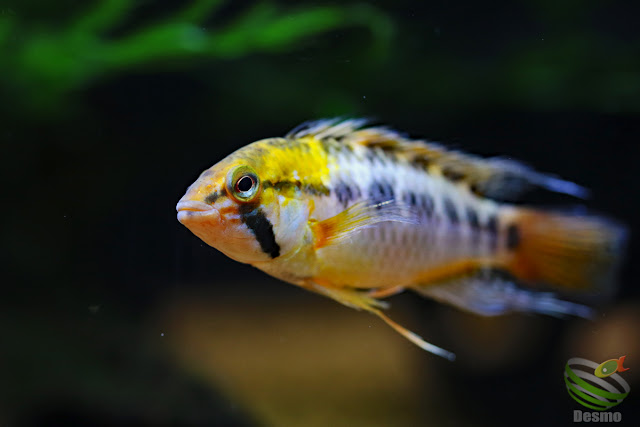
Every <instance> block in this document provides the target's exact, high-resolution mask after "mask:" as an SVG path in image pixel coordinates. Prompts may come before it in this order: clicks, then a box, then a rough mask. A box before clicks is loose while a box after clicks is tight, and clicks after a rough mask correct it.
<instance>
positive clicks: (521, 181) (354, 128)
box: [287, 118, 589, 200]
mask: <svg viewBox="0 0 640 427" xmlns="http://www.w3.org/2000/svg"><path fill="white" fill-rule="evenodd" d="M367 123H368V120H366V119H349V120H344V119H340V118H334V119H323V120H317V121H310V122H305V123H303V124H302V125H300V126H298V127H296V128H295V129H293V130H292V131H291V132H289V133H288V134H287V138H289V139H297V138H303V137H309V136H312V137H314V138H317V139H320V140H334V141H340V142H342V143H345V144H355V145H362V146H365V147H369V148H378V149H381V150H383V151H386V152H392V153H394V154H397V155H399V156H401V157H403V158H404V159H406V160H407V161H408V162H409V163H411V164H413V165H415V166H417V167H421V168H423V169H425V170H426V171H427V172H429V173H437V174H440V175H442V176H443V177H444V178H445V179H449V180H450V181H453V182H456V183H464V184H465V185H467V186H468V187H469V188H470V189H471V190H472V191H473V192H475V193H476V194H478V195H482V196H486V197H490V198H496V199H502V200H504V199H513V198H515V197H516V196H518V195H519V194H521V193H522V192H524V191H525V190H527V189H528V188H530V187H540V188H544V189H546V190H549V191H554V192H558V193H564V194H568V195H571V196H574V197H580V198H585V197H587V196H588V194H589V193H588V190H587V189H585V188H584V187H581V186H579V185H577V184H574V183H573V182H569V181H565V180H562V179H560V178H557V177H555V176H553V175H548V174H544V173H540V172H537V171H535V170H534V169H532V168H530V167H529V166H526V165H524V164H522V163H519V162H517V161H514V160H508V159H504V158H501V157H493V158H486V159H485V158H481V157H478V156H474V155H471V154H466V153H463V152H459V151H454V150H449V149H447V148H445V147H444V146H442V145H440V144H437V143H433V142H426V141H422V140H412V139H409V138H408V137H406V136H404V135H402V134H401V133H399V132H397V131H394V130H392V129H389V128H386V127H381V126H375V127H366V125H367Z"/></svg>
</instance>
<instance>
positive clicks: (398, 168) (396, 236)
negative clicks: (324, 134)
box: [314, 141, 499, 288]
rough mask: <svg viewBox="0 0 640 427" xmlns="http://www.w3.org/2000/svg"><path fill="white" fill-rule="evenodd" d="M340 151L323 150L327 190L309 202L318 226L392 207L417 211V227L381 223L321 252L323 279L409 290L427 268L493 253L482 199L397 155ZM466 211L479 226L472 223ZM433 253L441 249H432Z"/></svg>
mask: <svg viewBox="0 0 640 427" xmlns="http://www.w3.org/2000/svg"><path fill="white" fill-rule="evenodd" d="M337 144H350V143H349V142H342V143H339V142H335V141H331V143H327V144H325V150H326V151H327V155H328V156H329V157H330V158H332V159H331V160H330V161H329V164H331V165H332V167H329V170H328V172H329V179H328V182H329V185H328V187H329V189H330V190H331V191H330V195H328V196H321V197H317V198H315V200H314V203H315V209H316V212H317V215H318V219H319V220H323V219H326V218H330V217H332V216H334V215H337V214H338V213H339V212H341V211H343V210H344V209H347V208H349V207H350V206H353V205H354V204H356V203H358V202H363V201H364V202H367V201H368V202H371V203H372V204H376V203H380V202H384V201H393V202H394V203H400V204H401V205H402V206H405V207H406V208H408V209H414V208H415V209H416V212H417V214H418V219H419V221H418V223H416V224H404V223H398V222H388V223H385V224H380V226H379V227H376V228H371V229H364V230H362V231H361V233H360V235H359V236H358V238H357V239H351V240H350V241H349V242H347V243H344V244H341V245H336V246H330V247H326V248H322V249H320V251H322V252H323V258H325V259H326V262H325V263H324V268H325V269H326V274H334V275H336V276H337V277H343V278H345V279H348V282H349V284H351V285H354V286H357V287H360V288H377V287H380V286H385V285H386V286H388V285H389V284H390V283H393V284H394V285H409V284H411V281H412V280H413V278H415V276H416V275H417V274H418V273H419V272H420V271H421V270H423V269H424V268H425V267H430V266H435V265H439V264H441V263H443V262H448V261H455V260H459V259H465V258H468V257H484V256H488V255H490V254H492V253H493V252H495V251H496V250H498V246H497V245H496V240H497V236H496V232H495V230H494V231H492V230H490V229H489V228H487V227H485V226H483V225H485V224H487V223H488V222H489V219H490V218H492V217H495V216H497V215H498V211H499V207H498V205H497V204H496V203H495V202H493V201H491V200H481V199H480V198H478V197H477V196H475V195H473V194H472V193H470V192H469V191H468V189H466V188H464V187H462V188H461V187H460V186H459V185H456V184H454V183H451V182H449V181H448V180H447V179H446V178H444V177H442V176H437V175H436V176H434V175H432V174H429V173H428V172H427V171H426V170H424V169H423V168H420V167H416V166H415V165H412V164H410V163H409V161H408V159H407V158H406V157H404V156H402V155H395V156H392V155H390V154H388V153H385V152H384V151H383V150H381V149H380V148H376V147H363V146H353V147H352V148H351V149H350V150H340V149H339V148H337V147H335V145H337ZM347 189H348V190H347ZM345 194H346V196H345ZM356 195H357V196H358V197H356ZM448 204H449V208H447V206H448ZM452 210H453V212H454V214H452V213H451V211H452ZM470 211H471V212H473V215H472V216H473V217H474V218H476V220H477V222H478V225H480V226H474V225H473V224H471V223H470V221H469V215H468V214H467V212H470ZM454 215H455V217H454ZM433 247H437V248H442V249H440V250H438V251H434V250H429V248H433Z"/></svg>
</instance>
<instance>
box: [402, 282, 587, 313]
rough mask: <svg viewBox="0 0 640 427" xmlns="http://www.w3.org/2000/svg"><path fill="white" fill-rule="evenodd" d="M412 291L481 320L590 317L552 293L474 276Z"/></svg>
mask: <svg viewBox="0 0 640 427" xmlns="http://www.w3.org/2000/svg"><path fill="white" fill-rule="evenodd" d="M412 289H413V290H415V291H416V292H418V293H419V294H421V295H423V296H426V297H429V298H432V299H434V300H436V301H440V302H444V303H448V304H451V305H454V306H456V307H458V308H460V309H462V310H465V311H469V312H472V313H475V314H479V315H481V316H499V315H502V314H505V313H509V312H514V311H521V312H532V313H540V314H546V315H550V316H556V317H560V316H564V315H571V316H579V317H584V318H591V317H592V316H593V309H591V308H590V307H587V306H585V305H581V304H577V303H574V302H570V301H564V300H561V299H559V298H557V297H556V295H555V294H554V293H552V292H539V291H532V290H527V289H522V288H519V287H518V286H516V284H515V283H513V282H512V281H510V280H506V279H504V278H500V277H497V276H496V277H491V276H489V275H474V276H470V277H465V278H460V279H456V280H452V281H449V282H443V283H441V284H438V285H431V286H424V287H419V286H418V287H414V288H412Z"/></svg>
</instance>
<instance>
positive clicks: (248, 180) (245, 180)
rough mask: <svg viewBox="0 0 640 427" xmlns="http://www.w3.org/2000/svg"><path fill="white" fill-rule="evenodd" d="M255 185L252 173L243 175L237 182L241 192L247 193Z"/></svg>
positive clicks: (237, 188)
mask: <svg viewBox="0 0 640 427" xmlns="http://www.w3.org/2000/svg"><path fill="white" fill-rule="evenodd" d="M254 185H255V181H254V180H253V178H252V177H251V176H250V175H245V176H241V177H240V179H239V180H238V181H237V182H236V191H238V192H239V193H246V192H247V191H249V190H251V189H252V188H253V186H254Z"/></svg>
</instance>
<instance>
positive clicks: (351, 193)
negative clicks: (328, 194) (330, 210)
mask: <svg viewBox="0 0 640 427" xmlns="http://www.w3.org/2000/svg"><path fill="white" fill-rule="evenodd" d="M333 191H334V193H335V195H336V197H337V198H338V201H339V202H340V203H341V204H342V205H343V206H344V207H345V208H346V207H347V205H349V202H352V201H353V200H357V199H358V198H359V197H360V189H359V188H358V187H357V186H355V185H349V184H347V183H346V182H344V181H338V183H337V184H336V186H335V188H334V189H333Z"/></svg>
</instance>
